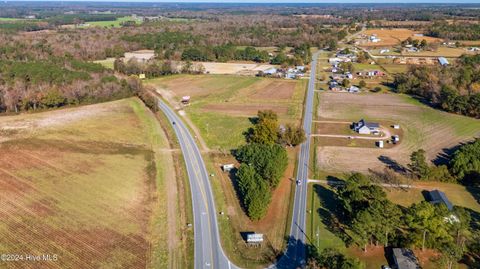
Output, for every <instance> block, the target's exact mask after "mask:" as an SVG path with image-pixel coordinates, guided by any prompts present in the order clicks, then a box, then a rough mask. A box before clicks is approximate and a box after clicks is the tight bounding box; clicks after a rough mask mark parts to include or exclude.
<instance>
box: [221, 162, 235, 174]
mask: <svg viewBox="0 0 480 269" xmlns="http://www.w3.org/2000/svg"><path fill="white" fill-rule="evenodd" d="M233 168H235V166H234V165H233V163H229V164H224V165H222V170H223V172H230V171H232V169H233Z"/></svg>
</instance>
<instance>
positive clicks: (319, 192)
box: [307, 184, 346, 251]
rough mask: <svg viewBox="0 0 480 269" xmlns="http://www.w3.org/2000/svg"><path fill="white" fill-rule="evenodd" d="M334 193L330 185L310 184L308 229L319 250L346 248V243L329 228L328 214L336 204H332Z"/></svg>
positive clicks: (312, 241) (311, 240)
mask: <svg viewBox="0 0 480 269" xmlns="http://www.w3.org/2000/svg"><path fill="white" fill-rule="evenodd" d="M332 195H334V193H333V191H332V190H331V189H330V187H328V186H326V185H321V184H310V185H309V186H308V195H307V208H308V213H309V214H308V219H307V231H308V234H307V236H308V238H310V243H312V244H313V245H315V246H316V247H317V248H318V250H319V251H322V250H323V249H325V248H336V249H339V250H342V251H344V250H346V246H345V243H344V242H343V240H342V239H340V238H339V237H338V236H337V235H335V234H334V233H332V232H331V230H330V229H329V228H328V227H329V226H330V225H328V222H327V221H326V220H327V216H328V214H330V213H329V211H330V210H332V208H334V207H335V206H336V205H335V204H332V202H334V201H335V200H334V199H330V198H331V197H332Z"/></svg>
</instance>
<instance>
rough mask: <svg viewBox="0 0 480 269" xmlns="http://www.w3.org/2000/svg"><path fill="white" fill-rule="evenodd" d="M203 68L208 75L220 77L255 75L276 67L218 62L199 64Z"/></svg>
mask: <svg viewBox="0 0 480 269" xmlns="http://www.w3.org/2000/svg"><path fill="white" fill-rule="evenodd" d="M199 63H200V64H202V65H203V66H204V67H205V71H206V72H207V73H209V74H217V75H218V74H220V75H235V74H236V75H256V74H257V73H258V72H259V71H265V70H267V69H269V68H272V67H277V66H274V65H270V64H256V63H250V62H249V63H240V62H230V63H218V62H199Z"/></svg>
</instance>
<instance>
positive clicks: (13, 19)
mask: <svg viewBox="0 0 480 269" xmlns="http://www.w3.org/2000/svg"><path fill="white" fill-rule="evenodd" d="M24 20H27V19H21V18H5V17H0V22H2V21H7V22H8V21H24Z"/></svg>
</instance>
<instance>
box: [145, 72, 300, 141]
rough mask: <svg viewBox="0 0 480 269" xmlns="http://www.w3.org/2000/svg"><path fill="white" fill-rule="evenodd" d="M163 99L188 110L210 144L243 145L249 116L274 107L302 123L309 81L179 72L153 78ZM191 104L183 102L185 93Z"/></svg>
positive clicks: (288, 119) (285, 117)
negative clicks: (181, 73) (181, 103)
mask: <svg viewBox="0 0 480 269" xmlns="http://www.w3.org/2000/svg"><path fill="white" fill-rule="evenodd" d="M147 83H149V84H150V85H152V86H154V87H155V88H156V89H157V91H158V92H159V93H160V94H161V95H162V97H163V98H165V99H167V101H168V102H169V103H170V104H171V105H172V106H173V107H175V108H176V109H178V110H180V109H183V110H184V111H185V112H186V115H187V117H189V118H190V119H191V120H192V122H193V124H194V125H195V127H196V128H198V130H199V132H200V135H201V136H202V138H203V139H204V140H205V141H206V143H207V145H208V146H209V147H210V148H213V149H233V148H236V147H238V146H239V145H241V144H243V143H244V141H245V137H244V135H243V133H244V131H246V130H247V129H248V127H250V126H251V123H250V120H249V118H250V117H253V116H255V115H256V114H257V111H258V110H265V109H271V110H273V111H275V112H277V113H278V114H279V117H280V121H281V122H292V123H299V119H300V118H301V115H302V104H303V96H304V93H305V86H306V83H307V81H306V80H298V81H294V80H281V79H270V78H258V77H244V76H228V75H196V76H194V75H179V76H171V77H165V78H160V79H154V80H150V81H148V82H147ZM187 95H188V96H190V97H191V103H190V105H188V106H186V107H183V106H181V105H180V101H181V98H182V96H187Z"/></svg>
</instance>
